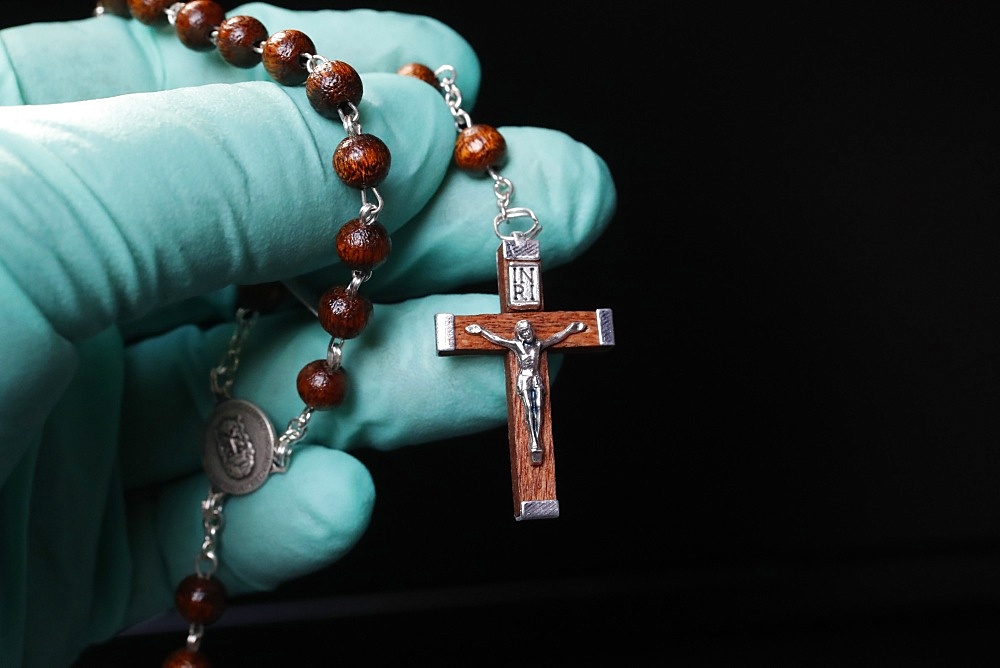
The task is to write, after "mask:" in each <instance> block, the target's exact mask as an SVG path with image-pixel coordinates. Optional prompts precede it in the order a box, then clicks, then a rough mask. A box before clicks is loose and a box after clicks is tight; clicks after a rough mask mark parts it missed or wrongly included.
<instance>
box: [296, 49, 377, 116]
mask: <svg viewBox="0 0 1000 668" xmlns="http://www.w3.org/2000/svg"><path fill="white" fill-rule="evenodd" d="M363 93H364V86H363V84H362V83H361V75H360V74H358V71H357V70H355V69H354V68H353V67H351V66H350V65H349V64H348V63H345V62H344V61H342V60H329V61H327V62H325V63H322V64H321V65H320V66H319V67H316V68H315V69H313V71H312V72H310V73H309V76H308V77H307V78H306V97H308V98H309V103H310V104H312V106H313V109H315V110H316V111H317V112H319V115H320V116H325V117H326V118H332V119H334V120H339V119H340V113H339V111H338V110H339V109H340V107H341V105H344V104H346V103H348V102H350V103H351V104H353V105H354V106H355V107H356V106H358V104H360V103H361V96H362V94H363Z"/></svg>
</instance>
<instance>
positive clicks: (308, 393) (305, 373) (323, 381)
mask: <svg viewBox="0 0 1000 668" xmlns="http://www.w3.org/2000/svg"><path fill="white" fill-rule="evenodd" d="M295 387H296V389H297V390H298V391H299V397H300V398H301V399H302V401H304V402H305V404H306V406H309V407H310V408H313V409H315V410H321V411H322V410H327V409H330V408H335V407H337V406H339V405H340V404H341V403H343V401H344V395H345V394H346V393H347V374H346V373H344V370H343V369H340V368H338V369H331V368H330V366H329V365H328V364H327V363H326V360H315V361H313V362H310V363H309V364H306V365H305V366H304V367H302V370H301V371H299V375H298V378H296V379H295Z"/></svg>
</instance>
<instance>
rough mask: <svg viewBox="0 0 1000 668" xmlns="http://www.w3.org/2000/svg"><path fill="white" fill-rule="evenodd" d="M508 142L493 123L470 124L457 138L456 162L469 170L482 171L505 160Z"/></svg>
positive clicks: (461, 167) (460, 166) (460, 167)
mask: <svg viewBox="0 0 1000 668" xmlns="http://www.w3.org/2000/svg"><path fill="white" fill-rule="evenodd" d="M506 155H507V142H506V140H505V139H504V138H503V135H502V134H500V131H499V130H497V129H496V128H494V127H493V126H491V125H479V124H476V125H470V126H469V127H467V128H465V129H463V130H462V131H461V132H459V133H458V138H457V139H456V140H455V164H456V165H458V167H459V169H463V170H465V171H467V172H482V171H485V170H486V168H488V167H494V166H497V165H499V164H500V163H502V162H503V159H504V157H506Z"/></svg>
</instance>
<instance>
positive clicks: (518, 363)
mask: <svg viewBox="0 0 1000 668" xmlns="http://www.w3.org/2000/svg"><path fill="white" fill-rule="evenodd" d="M94 14H95V15H97V16H100V15H104V14H108V15H116V16H119V17H123V18H129V17H131V18H134V19H136V20H137V21H139V22H141V23H143V24H146V25H149V26H151V27H162V26H164V25H167V24H169V25H171V26H173V28H174V30H175V31H176V35H177V37H178V39H179V40H180V41H181V42H182V43H183V44H184V45H185V46H187V47H188V48H190V49H193V50H196V51H211V50H216V51H217V52H218V54H219V55H220V56H221V57H222V59H223V60H224V61H225V62H227V63H229V64H230V65H233V66H235V67H240V68H251V67H255V66H256V65H258V64H262V65H263V67H264V69H265V71H266V72H267V74H268V75H269V77H270V78H271V79H272V80H273V81H274V82H276V83H278V84H281V85H283V86H300V85H303V84H304V88H305V93H306V96H307V98H308V100H309V102H310V104H311V106H312V107H313V109H314V110H315V111H316V112H317V113H319V114H320V115H321V116H323V117H325V118H329V119H331V120H339V121H340V122H341V123H342V124H343V127H344V130H345V132H346V134H347V136H346V137H345V138H344V139H343V140H342V141H341V142H340V143H339V144H338V146H337V147H336V148H335V150H334V153H333V159H332V164H333V168H334V171H335V172H336V174H337V176H338V177H339V179H340V180H341V181H342V182H343V183H344V184H345V185H347V186H348V187H351V188H355V189H357V190H358V191H359V192H360V195H361V206H360V209H359V212H358V214H357V216H356V217H355V218H352V219H351V220H348V221H347V222H346V223H344V224H343V225H342V226H341V228H340V230H339V231H338V232H337V234H336V249H337V256H338V258H339V259H340V261H341V263H342V264H343V265H344V266H345V267H346V268H347V269H349V270H350V272H351V277H350V281H349V282H348V283H347V284H346V285H335V286H333V287H331V288H329V289H328V290H327V291H326V292H324V293H323V294H322V296H320V298H319V300H318V304H315V303H313V304H315V305H311V304H310V303H309V301H308V299H306V300H303V301H304V302H305V303H306V305H307V306H308V307H309V308H310V310H311V311H312V312H313V313H314V315H316V317H317V319H318V321H319V324H320V326H322V327H323V329H324V330H325V331H326V332H327V333H329V334H330V336H331V339H330V343H329V345H328V346H327V350H326V355H325V357H323V358H320V359H317V360H315V361H313V362H310V363H308V364H306V365H305V366H304V367H303V368H302V369H301V370H300V371H299V373H298V376H297V377H296V389H297V391H298V394H299V397H300V398H301V399H302V401H303V403H304V408H303V409H302V411H301V412H300V413H299V414H298V415H296V416H295V417H293V418H292V419H291V420H290V421H289V423H288V425H287V427H286V429H285V431H284V432H283V433H282V434H281V435H280V436H278V435H277V432H276V430H275V429H274V427H273V426H272V424H271V422H270V420H269V419H268V418H267V416H266V415H265V414H264V412H263V411H262V410H261V409H260V408H258V407H257V406H256V405H255V404H253V403H252V402H250V401H247V400H244V399H238V398H234V397H233V394H232V388H233V385H234V383H235V380H236V372H237V370H238V368H239V363H240V356H241V353H242V348H243V344H244V343H245V341H246V339H247V337H248V336H249V334H250V332H251V330H252V328H253V325H254V322H255V321H256V319H257V317H258V316H259V315H260V314H261V313H266V312H268V311H270V310H273V309H274V308H276V307H277V306H278V305H280V303H281V302H282V301H283V300H284V298H285V297H286V296H287V294H288V292H287V287H286V286H285V285H283V284H281V283H267V284H261V285H253V286H239V287H238V290H237V310H236V315H235V328H234V331H233V334H232V336H231V338H230V340H229V344H228V346H227V348H226V351H225V353H224V355H223V357H222V359H221V360H220V362H219V364H218V365H217V366H216V367H214V368H212V369H211V370H210V372H209V385H210V389H211V392H212V394H213V396H214V397H215V400H216V404H215V408H214V410H213V412H212V414H211V415H210V416H209V418H208V420H207V423H206V426H205V430H204V432H203V433H204V439H203V443H202V446H203V447H202V464H203V467H204V469H205V473H206V475H207V477H208V480H209V491H208V494H207V496H206V498H205V499H204V500H203V501H202V502H201V516H202V526H203V529H204V537H203V541H202V545H201V549H200V550H199V551H198V553H197V555H196V557H195V568H194V573H192V574H191V575H189V576H187V577H186V578H184V579H183V580H182V581H181V582H180V584H179V585H178V586H177V589H176V591H175V596H174V603H175V607H176V609H177V611H178V613H179V614H180V615H181V617H182V618H183V619H184V620H185V621H186V622H187V623H188V634H187V642H186V644H185V646H184V647H181V648H180V649H178V650H176V651H174V652H173V653H171V654H170V655H169V656H168V657H167V658H166V660H165V661H164V663H163V666H164V668H185V667H187V668H203V667H208V666H210V665H211V664H210V662H209V660H208V659H207V657H206V656H205V655H204V654H203V653H202V652H201V642H202V638H203V635H204V630H205V627H206V626H208V625H210V624H212V623H213V622H215V621H217V620H218V619H219V618H220V617H221V615H222V613H223V612H224V610H225V607H226V603H227V593H226V589H225V587H224V586H223V584H222V582H221V580H219V578H218V577H216V575H215V574H216V571H217V570H218V568H219V563H220V562H219V548H220V541H221V537H222V531H223V528H224V524H225V523H224V516H223V507H224V505H225V502H226V501H227V499H228V497H229V496H231V495H236V496H239V495H244V494H249V493H251V492H253V491H254V490H256V489H258V488H259V487H260V486H261V485H263V484H264V483H265V482H266V481H267V479H268V477H269V476H270V475H271V474H275V473H284V472H286V471H287V470H288V467H289V464H290V462H291V457H292V452H293V449H294V446H295V444H296V443H298V442H299V441H301V439H302V438H303V437H304V436H305V435H306V432H307V429H308V426H309V422H310V420H311V418H312V416H313V413H314V412H315V411H325V410H330V409H333V408H336V407H337V406H339V405H340V404H341V403H342V402H343V400H344V397H345V394H346V392H347V390H348V376H347V375H346V373H345V371H344V369H343V368H342V365H341V363H342V358H343V347H344V344H345V342H346V341H347V340H349V339H353V338H356V337H358V336H359V335H360V334H361V333H362V331H363V330H364V329H365V326H366V325H367V323H368V321H369V319H370V318H371V316H372V313H373V307H372V303H371V301H370V300H369V299H368V298H367V297H366V296H364V295H362V294H360V292H359V290H360V287H361V285H362V284H364V283H365V282H366V281H367V280H368V279H369V278H370V277H371V275H372V271H373V270H374V269H376V268H378V267H379V266H381V265H382V264H383V263H384V262H385V261H386V260H387V258H388V256H389V254H390V251H391V246H392V244H391V239H390V236H389V233H388V231H387V230H386V229H385V227H383V226H382V225H381V223H379V222H378V217H379V213H380V212H381V211H382V208H383V205H384V202H383V200H382V197H381V195H380V194H379V192H378V190H377V189H376V186H378V185H379V184H380V183H381V182H382V181H383V180H384V179H385V177H386V176H387V175H388V173H389V168H390V164H391V155H390V152H389V149H388V147H387V146H386V145H385V143H384V142H383V141H382V140H381V139H379V138H378V137H376V136H374V135H371V134H366V133H364V132H363V131H362V129H361V123H360V113H359V111H358V105H359V104H360V103H361V99H362V94H363V84H362V80H361V77H360V75H359V74H358V72H357V71H356V70H355V69H354V68H353V67H352V66H351V65H349V64H348V63H345V62H343V61H339V60H331V59H328V58H325V57H323V56H320V55H317V54H316V48H315V45H314V44H313V42H312V40H311V39H310V38H309V37H308V35H306V34H305V33H303V32H301V31H298V30H282V31H279V32H276V33H269V32H268V30H267V29H266V28H265V26H264V25H263V24H261V22H260V21H259V20H257V19H255V18H253V17H251V16H243V15H240V16H232V17H228V18H227V17H226V16H225V11H224V9H223V8H222V7H221V5H219V4H218V3H217V2H214V1H213V0H193V1H191V2H175V1H174V0H103V1H99V2H98V4H97V7H96V9H95V12H94ZM398 73H399V74H400V75H404V76H412V77H416V78H418V79H421V80H423V81H425V82H427V83H428V84H430V85H432V86H434V87H435V88H438V89H440V90H441V92H442V94H443V96H444V100H445V102H446V104H447V106H448V108H449V110H450V111H451V113H452V115H453V117H454V119H455V127H456V130H457V139H456V143H455V149H454V160H455V165H456V166H457V167H458V168H459V169H461V170H463V171H465V172H469V173H473V174H483V173H487V174H489V176H490V177H492V179H493V191H494V194H495V196H496V198H497V205H498V208H499V213H498V214H497V216H496V217H495V219H494V221H493V227H494V231H495V233H496V235H497V237H498V238H499V239H500V246H499V248H498V249H497V281H498V291H499V296H500V308H501V312H500V313H499V314H480V315H464V316H463V315H454V314H449V313H439V314H437V315H436V316H435V323H434V326H435V337H436V342H437V352H438V354H439V355H469V354H488V353H504V354H505V364H504V368H505V374H506V379H507V383H506V384H507V409H508V437H509V438H508V440H509V447H510V460H511V481H512V491H513V497H514V517H515V519H516V520H526V519H544V518H555V517H558V516H559V502H558V501H557V500H556V494H555V468H554V467H555V462H554V452H553V443H552V426H551V404H550V401H549V383H548V365H547V358H546V351H547V349H549V348H552V349H559V350H565V351H568V350H599V349H607V348H610V347H612V346H614V328H613V323H612V316H611V311H610V310H609V309H597V310H595V311H562V312H546V311H544V310H543V299H542V296H543V295H542V284H541V253H540V244H539V242H538V240H537V236H538V234H539V232H540V231H541V225H540V224H539V221H538V218H537V217H536V215H535V213H534V212H533V211H531V209H528V208H524V207H515V206H511V201H512V197H513V192H514V187H513V184H512V183H511V182H510V181H509V180H508V179H506V178H505V177H503V176H502V175H501V174H500V173H499V171H497V168H498V166H500V165H501V164H502V163H503V161H504V158H505V156H506V142H505V140H504V138H503V136H502V135H501V134H500V132H499V131H497V130H496V129H495V128H493V127H491V126H488V125H482V124H473V123H472V121H471V119H470V117H469V114H468V113H467V112H466V111H464V110H463V109H462V95H461V92H460V90H459V88H458V86H457V85H456V83H455V81H456V73H455V72H454V69H453V68H452V67H451V66H448V65H444V66H441V67H439V68H438V69H437V70H432V69H431V68H429V67H427V66H426V65H422V64H417V63H411V64H408V65H404V66H402V67H401V68H400V69H399V71H398ZM369 192H370V196H369ZM519 219H527V220H529V221H530V225H528V226H527V227H528V229H527V230H524V231H512V232H505V231H504V230H503V226H504V225H507V224H509V223H511V221H513V220H519ZM296 296H298V297H301V295H299V294H296Z"/></svg>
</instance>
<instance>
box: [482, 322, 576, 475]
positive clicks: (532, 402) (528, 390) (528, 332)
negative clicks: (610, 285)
mask: <svg viewBox="0 0 1000 668" xmlns="http://www.w3.org/2000/svg"><path fill="white" fill-rule="evenodd" d="M585 329H587V326H586V325H585V324H583V323H582V322H580V321H574V322H571V323H570V324H569V325H567V326H566V327H565V328H564V329H562V330H560V331H558V332H556V333H555V334H553V335H552V336H550V337H548V338H546V339H539V338H538V337H537V336H535V329H534V328H533V327H532V326H531V323H530V322H528V321H527V320H518V321H517V323H516V324H515V325H514V338H512V339H505V338H503V337H502V336H499V335H497V334H495V333H494V332H491V331H489V330H488V329H483V328H482V327H481V326H480V325H478V324H476V323H473V324H471V325H467V326H466V327H465V331H467V332H468V333H469V334H478V335H479V336H481V337H483V338H484V339H486V340H487V341H491V342H492V343H495V344H497V345H498V346H503V347H505V348H507V349H508V350H510V351H511V352H513V353H514V357H515V358H516V359H517V366H518V369H519V370H520V371H519V373H518V375H517V384H516V387H517V394H518V396H519V397H521V405H522V406H523V407H524V419H525V421H526V422H527V424H528V432H529V433H530V434H531V461H532V463H534V464H540V463H541V462H542V447H541V445H539V442H538V439H539V433H540V432H541V427H542V425H541V422H542V401H543V398H544V394H545V383H544V382H543V381H542V378H541V376H539V374H538V364H539V361H540V359H541V353H542V351H543V350H545V349H546V348H548V347H549V346H552V345H555V344H556V343H559V342H560V341H562V340H563V339H565V338H566V337H567V336H570V335H572V334H576V333H577V332H582V331H584V330H585Z"/></svg>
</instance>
